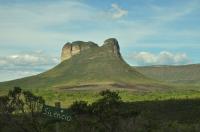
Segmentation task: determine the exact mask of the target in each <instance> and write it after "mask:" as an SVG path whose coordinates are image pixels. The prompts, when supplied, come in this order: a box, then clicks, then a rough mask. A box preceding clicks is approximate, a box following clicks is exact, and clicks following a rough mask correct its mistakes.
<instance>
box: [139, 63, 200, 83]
mask: <svg viewBox="0 0 200 132" xmlns="http://www.w3.org/2000/svg"><path fill="white" fill-rule="evenodd" d="M136 69H137V70H138V71H139V72H141V73H142V74H144V75H145V76H147V77H150V78H153V79H157V80H163V81H167V82H173V83H184V84H200V64H191V65H180V66H146V67H136Z"/></svg>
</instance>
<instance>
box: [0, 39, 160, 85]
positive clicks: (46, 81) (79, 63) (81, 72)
mask: <svg viewBox="0 0 200 132" xmlns="http://www.w3.org/2000/svg"><path fill="white" fill-rule="evenodd" d="M113 41H115V40H113ZM78 42H79V43H80V41H78ZM109 42H110V41H109ZM109 42H107V43H106V44H104V45H103V46H101V47H98V46H94V47H93V48H90V49H87V50H85V51H83V52H81V53H80V54H77V55H74V56H73V57H72V58H70V59H68V60H65V61H63V62H62V63H60V64H59V65H57V66H56V67H54V68H53V69H50V70H49V71H46V72H44V73H41V74H39V75H36V76H31V77H26V78H22V79H17V80H13V81H8V82H2V83H0V88H1V89H3V88H13V86H20V87H22V88H41V89H45V88H70V87H76V86H89V85H91V86H97V85H103V86H105V85H109V86H112V87H118V88H119V87H123V88H125V87H128V88H130V89H134V88H135V89H140V88H141V89H145V88H147V89H148V87H149V89H150V88H151V87H150V86H152V87H155V86H157V85H158V87H161V86H160V85H159V84H158V83H157V82H156V81H153V80H152V79H148V78H147V77H145V76H144V75H143V74H141V73H140V72H138V71H136V70H135V69H134V68H133V67H131V66H129V65H128V64H127V63H126V62H125V61H124V60H123V59H122V57H121V55H120V53H114V49H113V46H118V45H113V43H109ZM111 42H112V39H111ZM117 44H118V43H117ZM144 85H145V86H147V87H145V86H144Z"/></svg>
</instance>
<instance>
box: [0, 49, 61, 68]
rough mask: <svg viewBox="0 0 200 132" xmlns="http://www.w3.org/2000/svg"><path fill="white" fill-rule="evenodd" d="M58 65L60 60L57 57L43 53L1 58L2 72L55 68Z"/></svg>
mask: <svg viewBox="0 0 200 132" xmlns="http://www.w3.org/2000/svg"><path fill="white" fill-rule="evenodd" d="M58 63H59V59H58V58H57V57H53V56H51V55H47V54H45V53H43V52H32V53H19V54H12V55H8V56H0V68H1V70H14V71H17V70H19V71H20V70H24V69H32V70H34V69H40V68H44V67H49V66H54V65H56V64H58Z"/></svg>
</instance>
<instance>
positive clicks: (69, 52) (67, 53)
mask: <svg viewBox="0 0 200 132" xmlns="http://www.w3.org/2000/svg"><path fill="white" fill-rule="evenodd" d="M103 46H106V47H109V51H110V52H112V53H113V54H115V55H116V56H118V57H121V54H120V51H119V44H118V41H117V40H116V39H115V38H110V39H107V40H105V41H104V44H103ZM97 47H98V45H97V44H95V43H94V42H91V41H89V42H83V41H74V42H72V43H70V42H68V43H66V44H65V45H64V46H63V48H62V53H61V61H64V60H68V59H70V58H71V57H72V56H74V55H76V54H80V53H81V52H83V51H84V50H87V49H92V48H97Z"/></svg>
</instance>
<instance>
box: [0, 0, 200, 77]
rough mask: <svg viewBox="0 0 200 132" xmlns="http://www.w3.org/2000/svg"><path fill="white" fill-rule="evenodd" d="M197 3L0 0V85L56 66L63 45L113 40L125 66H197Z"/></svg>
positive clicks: (199, 38) (199, 13)
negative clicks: (118, 46)
mask: <svg viewBox="0 0 200 132" xmlns="http://www.w3.org/2000/svg"><path fill="white" fill-rule="evenodd" d="M199 5H200V0H101V1H99V0H56V1H55V0H34V1H33V0H9V1H6V0H0V53H1V54H0V73H1V74H0V81H5V80H10V79H15V78H19V77H24V76H29V75H34V74H38V73H40V72H43V71H45V70H47V69H49V68H51V67H53V66H55V65H56V64H58V63H59V62H60V60H59V57H60V52H61V48H62V46H63V45H64V44H65V43H66V42H72V41H76V40H83V41H94V42H96V43H98V44H99V45H102V44H103V41H104V40H105V39H107V38H110V37H115V38H117V39H118V41H119V44H120V48H121V52H122V55H123V57H124V58H125V60H126V61H127V62H128V63H129V64H131V65H182V64H191V63H200V54H199V50H200V25H199V23H200V6H199Z"/></svg>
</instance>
